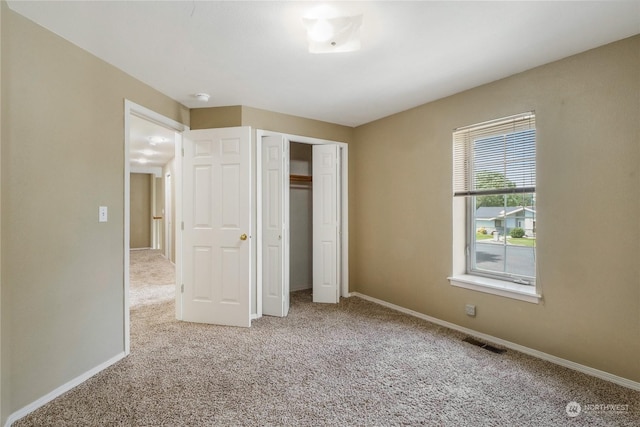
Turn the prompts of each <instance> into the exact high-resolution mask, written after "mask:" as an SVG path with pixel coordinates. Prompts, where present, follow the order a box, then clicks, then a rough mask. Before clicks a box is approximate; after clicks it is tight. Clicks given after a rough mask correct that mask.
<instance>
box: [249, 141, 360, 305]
mask: <svg viewBox="0 0 640 427" xmlns="http://www.w3.org/2000/svg"><path fill="white" fill-rule="evenodd" d="M263 136H283V137H284V138H285V143H287V144H289V143H291V142H298V143H301V144H311V145H314V144H336V145H338V147H340V156H341V163H342V170H341V175H342V176H341V181H342V187H341V189H340V192H341V195H340V198H341V205H342V212H341V215H342V239H341V255H342V256H341V264H342V265H341V278H340V281H341V283H342V285H341V288H340V296H342V297H348V296H349V145H348V144H347V143H345V142H340V141H331V140H328V139H319V138H312V137H308V136H300V135H292V134H286V133H282V132H272V131H267V130H261V129H257V130H256V145H257V155H256V161H257V163H256V168H257V171H256V181H257V183H256V188H257V190H256V195H257V203H256V207H257V218H258V220H257V229H256V236H257V242H256V243H257V250H258V253H257V257H256V263H257V269H256V270H257V275H258V278H257V286H256V317H261V316H262V249H261V248H262V224H261V220H260V219H261V218H262V137H263ZM285 182H288V180H286V181H285Z"/></svg>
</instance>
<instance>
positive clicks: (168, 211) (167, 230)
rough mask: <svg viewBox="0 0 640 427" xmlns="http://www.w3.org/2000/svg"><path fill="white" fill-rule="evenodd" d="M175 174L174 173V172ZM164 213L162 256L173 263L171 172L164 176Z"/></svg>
mask: <svg viewBox="0 0 640 427" xmlns="http://www.w3.org/2000/svg"><path fill="white" fill-rule="evenodd" d="M174 170H175V161H174ZM174 173H175V172H174ZM163 178H164V206H163V210H164V213H163V214H162V216H163V217H164V246H165V247H164V254H165V256H166V257H167V259H168V260H169V262H173V261H172V260H171V248H172V247H173V236H172V235H171V227H172V226H174V225H175V224H174V223H173V221H172V220H171V219H172V218H173V209H172V207H171V199H172V198H173V192H172V191H171V186H172V185H173V176H172V175H171V172H167V173H165V174H164V177H163Z"/></svg>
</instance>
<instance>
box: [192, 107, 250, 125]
mask: <svg viewBox="0 0 640 427" xmlns="http://www.w3.org/2000/svg"><path fill="white" fill-rule="evenodd" d="M190 122H191V129H215V128H228V127H235V126H241V124H242V107H241V106H239V105H236V106H231V107H209V108H193V109H192V110H191V120H190Z"/></svg>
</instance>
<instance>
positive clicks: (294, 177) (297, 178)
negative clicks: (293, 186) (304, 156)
mask: <svg viewBox="0 0 640 427" xmlns="http://www.w3.org/2000/svg"><path fill="white" fill-rule="evenodd" d="M289 179H290V180H291V182H311V180H312V178H311V177H310V176H307V175H291V176H290V178H289Z"/></svg>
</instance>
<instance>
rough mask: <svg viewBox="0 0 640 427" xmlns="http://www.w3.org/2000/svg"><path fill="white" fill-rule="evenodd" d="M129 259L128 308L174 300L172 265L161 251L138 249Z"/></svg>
mask: <svg viewBox="0 0 640 427" xmlns="http://www.w3.org/2000/svg"><path fill="white" fill-rule="evenodd" d="M130 254H131V255H130V258H129V306H130V307H137V306H139V305H147V304H155V303H159V302H165V301H170V300H173V299H174V298H175V294H176V292H175V286H176V279H175V277H176V273H175V271H176V270H175V267H174V265H173V264H172V263H171V262H170V261H169V260H168V259H167V258H165V257H164V256H162V251H159V250H153V249H138V250H132V251H131V252H130Z"/></svg>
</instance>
